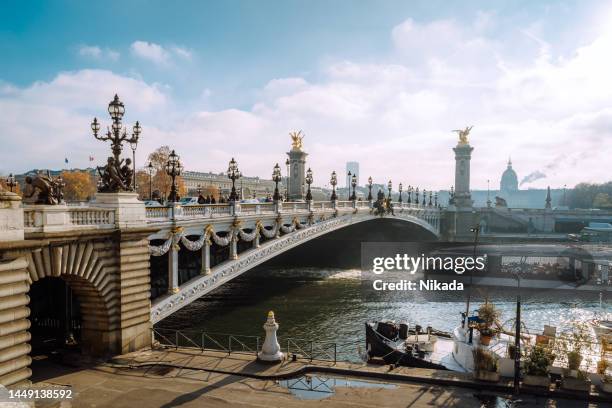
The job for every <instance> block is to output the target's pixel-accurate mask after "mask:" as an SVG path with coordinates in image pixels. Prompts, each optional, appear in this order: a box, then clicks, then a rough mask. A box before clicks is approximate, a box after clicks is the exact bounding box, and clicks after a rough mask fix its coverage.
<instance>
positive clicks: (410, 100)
mask: <svg viewBox="0 0 612 408" xmlns="http://www.w3.org/2000/svg"><path fill="white" fill-rule="evenodd" d="M0 55H1V56H2V57H0V112H2V114H0V174H7V173H9V172H13V173H20V172H23V171H26V170H29V169H32V168H54V169H57V168H63V167H65V166H66V165H65V163H64V159H65V158H68V160H69V164H68V167H71V168H72V167H75V168H83V167H87V166H89V165H90V162H89V157H90V156H93V157H94V158H95V161H94V163H95V164H97V165H102V164H103V163H104V162H105V157H106V156H108V155H109V153H110V148H109V145H108V142H101V141H98V140H95V139H94V138H93V136H92V134H91V130H90V123H91V121H92V119H93V117H97V118H98V120H99V121H101V123H102V126H103V129H104V128H105V126H107V125H109V124H110V118H109V117H108V114H107V112H106V108H107V105H108V103H109V102H110V100H111V99H112V97H113V96H114V94H115V93H117V94H118V95H119V97H120V98H121V100H122V101H123V102H124V103H125V106H126V114H125V117H124V124H125V125H126V126H127V127H128V129H131V126H132V125H133V123H134V122H135V121H136V120H138V121H140V123H141V125H142V128H143V131H142V134H141V137H140V142H139V145H138V150H137V156H136V163H137V166H139V167H140V166H144V165H145V164H146V158H147V155H148V154H149V153H150V152H151V151H153V150H154V149H155V148H157V147H159V146H162V145H169V146H170V147H171V148H173V149H175V150H176V152H177V153H178V154H179V155H180V157H181V160H182V162H183V164H184V166H185V168H187V169H188V170H196V171H214V172H220V171H223V170H224V169H226V168H227V163H228V161H229V160H230V159H231V158H232V157H235V159H236V160H237V162H238V165H239V167H240V170H241V171H242V173H243V174H245V175H249V176H260V177H264V178H270V177H271V173H272V168H273V167H274V164H275V163H277V162H278V163H284V161H285V159H286V157H287V156H286V152H287V151H288V150H289V149H290V145H291V140H290V137H289V135H288V134H289V132H291V131H294V130H302V131H303V132H304V133H305V135H306V136H305V138H304V150H305V151H306V152H307V153H308V154H309V155H308V158H307V166H308V167H311V168H312V170H313V173H314V180H315V182H314V184H315V185H319V186H325V185H327V184H328V182H329V175H330V173H331V171H332V170H336V171H337V172H339V173H343V172H344V169H345V164H346V162H347V161H358V162H359V163H360V173H361V183H362V184H363V183H364V182H365V180H366V179H367V177H368V176H370V175H371V176H372V177H373V179H374V181H375V182H377V183H386V181H387V180H389V179H391V180H393V181H394V183H395V185H397V183H399V182H402V183H403V184H404V185H409V184H410V185H412V186H421V188H423V187H424V188H427V189H447V188H449V187H450V185H452V184H453V182H454V180H453V178H454V154H453V151H452V147H453V146H454V145H455V144H456V142H457V135H456V134H454V133H452V132H451V130H453V129H458V128H463V127H465V126H467V125H473V126H474V128H473V129H472V131H471V133H470V136H469V138H470V143H471V145H472V146H473V147H474V151H473V155H472V179H471V182H472V188H474V189H483V188H486V186H487V180H490V183H491V186H492V187H496V186H498V185H499V179H500V177H501V173H502V172H503V170H504V169H505V168H506V162H507V161H508V158H509V157H511V158H512V162H513V165H514V169H515V170H516V171H517V173H518V176H519V180H523V179H526V180H525V181H524V182H523V183H522V185H521V188H544V187H546V186H549V185H550V186H551V187H562V186H563V185H568V186H573V185H574V184H576V183H578V182H605V181H609V180H610V179H611V177H610V169H611V165H610V158H611V157H612V143H610V141H611V136H610V132H611V131H612V3H610V2H609V1H607V2H606V1H599V2H598V1H588V0H579V1H535V0H530V1H526V0H523V1H521V0H517V1H496V2H490V1H453V2H448V1H431V0H430V1H406V0H401V1H392V0H385V1H364V0H352V1H346V0H334V1H332V2H330V1H318V0H311V1H291V0H284V1H280V0H279V1H266V0H261V1H247V0H244V1H235V0H224V1H215V2H213V1H187V0H183V1H179V2H168V1H140V0H132V1H127V2H126V1H113V0H110V1H104V2H94V1H92V2H82V1H76V0H74V1H34V0H33V1H28V2H23V1H16V0H5V1H3V2H0ZM126 149H127V150H126V151H125V153H126V154H128V153H129V154H130V155H131V151H130V150H129V148H127V147H126ZM281 168H283V169H284V166H281ZM340 180H344V178H340Z"/></svg>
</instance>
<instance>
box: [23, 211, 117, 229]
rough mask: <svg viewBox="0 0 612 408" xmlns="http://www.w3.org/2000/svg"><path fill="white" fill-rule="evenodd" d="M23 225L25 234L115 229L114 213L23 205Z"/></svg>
mask: <svg viewBox="0 0 612 408" xmlns="http://www.w3.org/2000/svg"><path fill="white" fill-rule="evenodd" d="M23 224H24V230H25V232H26V233H34V232H65V231H70V230H75V229H90V228H95V229H110V228H115V211H114V210H113V209H106V208H96V207H71V206H66V205H24V206H23Z"/></svg>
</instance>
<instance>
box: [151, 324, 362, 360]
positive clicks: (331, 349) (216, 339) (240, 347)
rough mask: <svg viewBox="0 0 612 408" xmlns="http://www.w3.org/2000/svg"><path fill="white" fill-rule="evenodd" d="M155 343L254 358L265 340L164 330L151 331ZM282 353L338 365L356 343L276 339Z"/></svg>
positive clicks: (254, 337)
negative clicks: (341, 357)
mask: <svg viewBox="0 0 612 408" xmlns="http://www.w3.org/2000/svg"><path fill="white" fill-rule="evenodd" d="M151 330H152V333H153V337H154V340H155V341H157V342H158V343H159V345H161V346H164V347H171V348H175V349H179V348H190V349H199V350H200V351H202V352H204V351H220V352H224V353H227V354H232V353H241V354H254V355H257V353H258V352H259V351H261V347H262V346H263V342H264V338H262V337H260V336H249V335H242V334H230V333H213V332H205V331H197V330H177V329H166V328H152V329H151ZM278 342H279V345H280V347H281V351H283V352H284V353H286V355H287V356H288V358H292V357H293V356H294V355H295V356H296V358H298V359H305V360H309V361H331V362H334V363H335V362H337V361H340V360H339V356H345V357H344V358H343V360H345V361H351V360H354V358H353V359H351V358H348V357H349V355H350V354H351V353H350V352H347V350H345V349H346V347H347V346H353V345H355V343H354V342H353V343H346V344H338V343H335V342H330V341H313V340H305V339H297V338H290V337H287V338H282V337H281V338H279V339H278Z"/></svg>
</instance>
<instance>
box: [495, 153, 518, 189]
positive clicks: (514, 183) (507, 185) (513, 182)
mask: <svg viewBox="0 0 612 408" xmlns="http://www.w3.org/2000/svg"><path fill="white" fill-rule="evenodd" d="M499 190H500V191H501V192H502V194H503V193H513V192H515V191H518V177H517V176H516V172H515V171H514V169H513V168H512V159H508V168H507V169H506V170H505V171H504V173H503V174H502V177H501V181H500V183H499Z"/></svg>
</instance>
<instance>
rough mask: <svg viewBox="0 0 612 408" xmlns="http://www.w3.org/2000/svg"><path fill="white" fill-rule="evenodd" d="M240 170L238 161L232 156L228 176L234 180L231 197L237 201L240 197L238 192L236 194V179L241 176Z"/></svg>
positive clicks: (231, 199)
mask: <svg viewBox="0 0 612 408" xmlns="http://www.w3.org/2000/svg"><path fill="white" fill-rule="evenodd" d="M240 176H241V174H240V170H238V163H236V160H234V158H233V157H232V160H230V162H229V165H228V167H227V177H228V178H229V179H230V180H232V191H231V193H230V196H229V199H230V201H236V200H237V199H238V194H236V180H238V179H239V178H240Z"/></svg>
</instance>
